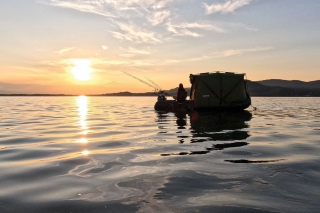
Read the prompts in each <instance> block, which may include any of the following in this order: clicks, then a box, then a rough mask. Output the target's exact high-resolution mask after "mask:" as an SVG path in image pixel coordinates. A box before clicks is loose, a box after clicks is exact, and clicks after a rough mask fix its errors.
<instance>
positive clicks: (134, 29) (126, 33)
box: [39, 0, 253, 49]
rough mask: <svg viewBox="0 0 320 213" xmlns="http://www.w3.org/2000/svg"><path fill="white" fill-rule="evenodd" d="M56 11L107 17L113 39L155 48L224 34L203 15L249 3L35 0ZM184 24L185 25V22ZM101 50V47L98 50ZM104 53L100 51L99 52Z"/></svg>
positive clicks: (224, 28)
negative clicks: (172, 40) (175, 40)
mask: <svg viewBox="0 0 320 213" xmlns="http://www.w3.org/2000/svg"><path fill="white" fill-rule="evenodd" d="M39 1H41V2H43V3H45V4H49V5H52V6H56V7H63V8H70V9H74V10H78V11H82V12H88V13H93V14H97V15H102V16H105V17H108V19H106V22H107V23H108V24H109V25H110V26H111V27H113V29H108V31H109V32H110V33H111V35H112V36H113V37H114V38H117V39H119V40H120V41H126V42H131V43H137V44H141V43H147V44H156V43H163V42H165V41H170V38H171V37H173V36H179V37H193V38H200V37H204V36H207V35H209V34H210V33H211V34H212V33H226V32H227V27H228V26H230V25H228V24H219V23H213V22H212V20H211V21H208V20H205V18H204V16H203V14H202V12H200V11H201V7H202V6H204V7H205V10H206V13H207V14H211V13H222V14H224V13H229V12H233V11H234V10H236V9H238V8H240V7H243V6H244V5H247V4H249V3H250V2H251V1H253V0H228V1H226V2H225V3H220V4H212V5H208V4H206V3H204V4H202V3H201V2H197V1H195V2H193V3H192V4H190V0H179V1H175V0H39ZM181 5H183V7H186V8H188V7H191V6H192V7H194V6H195V5H196V6H198V9H199V10H195V11H198V14H197V12H196V13H194V14H192V15H191V14H190V13H185V10H182V9H181V7H180V6H181ZM186 20H188V21H186ZM102 48H103V47H102ZM103 49H104V48H103Z"/></svg>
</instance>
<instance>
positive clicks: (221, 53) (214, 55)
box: [165, 47, 274, 63]
mask: <svg viewBox="0 0 320 213" xmlns="http://www.w3.org/2000/svg"><path fill="white" fill-rule="evenodd" d="M273 49H274V47H256V48H247V49H228V50H224V51H217V52H214V53H212V54H209V55H203V56H200V57H195V58H188V59H183V60H176V59H170V60H165V62H167V63H179V62H182V61H205V60H208V59H212V58H222V57H230V56H234V55H242V54H246V53H253V52H261V51H267V50H273Z"/></svg>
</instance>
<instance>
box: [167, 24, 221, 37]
mask: <svg viewBox="0 0 320 213" xmlns="http://www.w3.org/2000/svg"><path fill="white" fill-rule="evenodd" d="M167 30H168V31H170V32H172V33H174V34H175V35H177V36H193V37H201V36H202V34H200V33H199V32H196V30H205V31H215V32H219V33H223V32H225V30H224V29H223V28H220V27H217V26H214V25H212V24H200V23H195V22H194V23H181V24H172V23H170V22H168V23H167Z"/></svg>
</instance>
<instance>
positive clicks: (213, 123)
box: [158, 110, 252, 156]
mask: <svg viewBox="0 0 320 213" xmlns="http://www.w3.org/2000/svg"><path fill="white" fill-rule="evenodd" d="M158 114H159V115H161V117H164V116H163V115H164V114H160V112H158ZM174 115H175V117H176V124H177V129H178V130H179V133H180V134H178V135H177V138H178V141H179V143H185V142H186V141H189V142H190V143H202V142H212V145H211V146H209V147H208V146H207V147H205V148H204V150H203V148H202V150H200V151H199V150H196V151H188V152H185V151H182V152H178V153H166V154H165V153H163V154H162V156H170V155H194V154H207V153H209V152H211V151H215V150H223V149H229V148H236V147H243V146H247V145H249V143H248V142H246V141H245V140H246V139H247V138H248V137H250V134H249V131H248V130H247V128H248V127H249V125H248V123H247V122H248V121H250V120H251V118H252V114H251V113H250V112H249V111H246V110H243V111H235V112H233V111H232V112H230V111H224V112H208V111H204V112H198V111H193V112H189V113H182V112H178V113H175V114H174ZM188 117H189V118H188ZM188 119H190V123H189V125H190V127H191V128H187V125H188V122H187V120H188ZM160 121H161V120H159V122H160ZM161 123H162V122H161ZM183 129H185V130H189V131H187V132H188V134H187V135H186V134H181V133H183V132H182V131H181V130H183ZM184 132H186V131H184ZM162 133H164V134H166V133H167V132H162ZM219 142H220V143H219ZM205 144H206V145H208V143H205ZM199 145H200V144H199Z"/></svg>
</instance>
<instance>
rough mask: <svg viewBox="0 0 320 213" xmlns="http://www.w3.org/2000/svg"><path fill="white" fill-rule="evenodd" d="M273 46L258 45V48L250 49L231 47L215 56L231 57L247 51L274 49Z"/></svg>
mask: <svg viewBox="0 0 320 213" xmlns="http://www.w3.org/2000/svg"><path fill="white" fill-rule="evenodd" d="M272 49H274V48H273V47H256V48H249V49H229V50H225V51H222V52H217V53H216V54H215V57H229V56H233V55H241V54H245V53H252V52H261V51H266V50H272Z"/></svg>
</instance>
